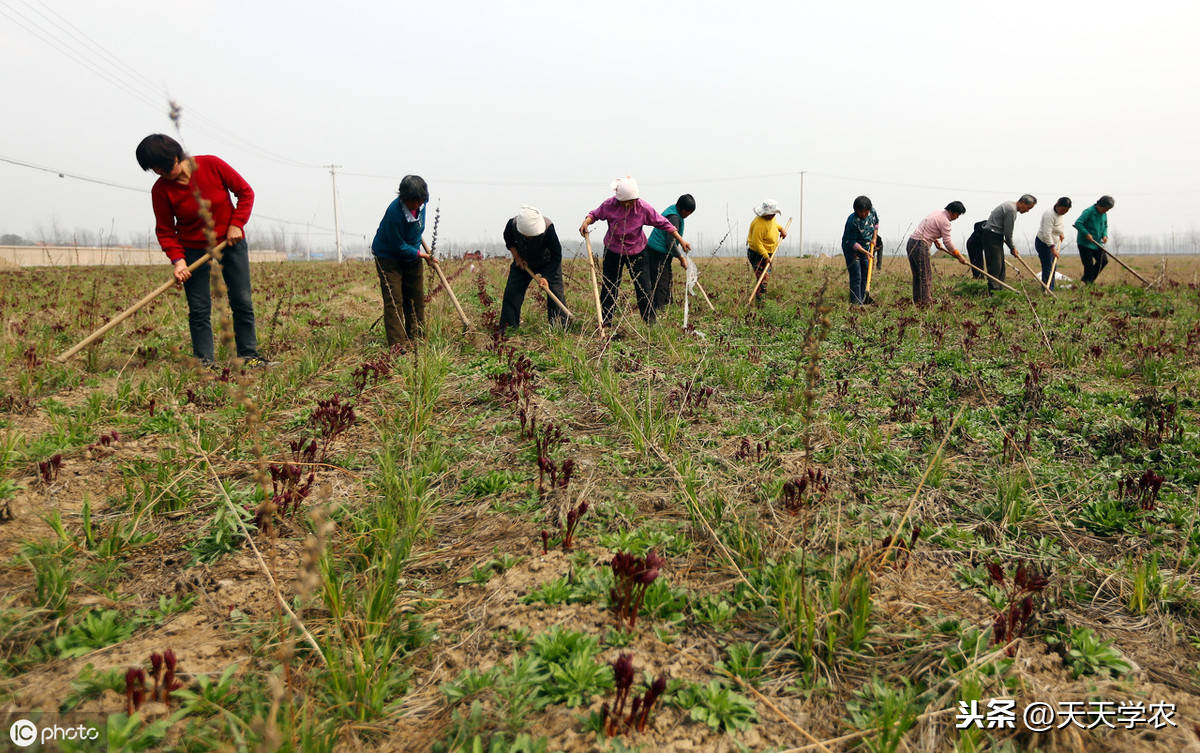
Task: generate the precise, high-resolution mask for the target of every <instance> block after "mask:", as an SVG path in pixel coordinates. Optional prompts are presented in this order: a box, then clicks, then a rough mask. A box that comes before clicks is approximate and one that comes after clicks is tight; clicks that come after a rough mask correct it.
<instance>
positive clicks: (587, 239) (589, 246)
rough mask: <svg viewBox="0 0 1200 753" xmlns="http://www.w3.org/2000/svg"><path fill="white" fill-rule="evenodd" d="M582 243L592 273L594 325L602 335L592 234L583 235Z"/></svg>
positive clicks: (601, 314) (602, 320)
mask: <svg viewBox="0 0 1200 753" xmlns="http://www.w3.org/2000/svg"><path fill="white" fill-rule="evenodd" d="M583 243H584V245H585V246H587V254H588V271H590V272H591V273H592V296H593V297H594V298H595V300H596V326H597V327H599V328H600V336H601V337H604V312H603V311H602V310H601V308H600V285H599V284H598V283H597V282H596V257H595V255H593V254H592V236H591V235H590V234H588V235H585V236H583Z"/></svg>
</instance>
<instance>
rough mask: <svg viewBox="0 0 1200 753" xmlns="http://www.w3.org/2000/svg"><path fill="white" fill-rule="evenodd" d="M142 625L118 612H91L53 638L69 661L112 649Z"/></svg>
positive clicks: (60, 651)
mask: <svg viewBox="0 0 1200 753" xmlns="http://www.w3.org/2000/svg"><path fill="white" fill-rule="evenodd" d="M139 625H140V623H139V621H138V620H136V619H131V618H130V616H129V615H122V614H121V613H120V612H118V611H117V610H115V609H103V610H98V609H92V610H89V611H88V612H86V613H85V614H84V615H83V617H82V618H80V619H79V620H77V621H76V622H74V623H73V624H72V625H71V627H70V628H68V629H67V632H66V633H64V634H63V635H60V636H58V637H57V638H55V639H54V649H55V652H56V653H57V654H58V656H59V657H61V658H63V659H70V658H72V657H76V656H83V655H84V654H89V653H91V652H92V651H95V650H96V649H98V648H104V647H105V646H111V645H112V644H114V643H119V642H121V641H123V640H125V639H126V638H128V637H129V636H131V635H133V633H134V631H136V630H137V629H138V627H139Z"/></svg>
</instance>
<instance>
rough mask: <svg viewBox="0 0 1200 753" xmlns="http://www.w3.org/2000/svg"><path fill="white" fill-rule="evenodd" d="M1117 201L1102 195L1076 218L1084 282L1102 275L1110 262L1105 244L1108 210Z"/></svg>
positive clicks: (1106, 241) (1076, 242) (1093, 280)
mask: <svg viewBox="0 0 1200 753" xmlns="http://www.w3.org/2000/svg"><path fill="white" fill-rule="evenodd" d="M1115 203H1116V202H1115V201H1113V197H1111V196H1107V195H1106V196H1101V197H1100V198H1099V199H1097V200H1096V203H1095V204H1093V205H1092V206H1090V207H1088V208H1087V209H1085V210H1083V211H1082V212H1080V213H1079V219H1077V220H1075V229H1076V230H1077V231H1078V234H1077V235H1076V236H1075V245H1076V246H1078V247H1079V258H1080V260H1082V261H1083V282H1084V284H1087V285H1091V284H1092V283H1093V282H1095V281H1096V278H1097V277H1099V276H1100V270H1102V269H1104V267H1105V265H1107V264H1108V254H1107V253H1106V252H1105V249H1104V244H1106V243H1108V210H1110V209H1112V208H1113V205H1114V204H1115Z"/></svg>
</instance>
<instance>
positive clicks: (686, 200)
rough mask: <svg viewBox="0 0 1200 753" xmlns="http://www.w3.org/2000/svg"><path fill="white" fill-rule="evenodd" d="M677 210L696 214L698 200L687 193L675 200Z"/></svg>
mask: <svg viewBox="0 0 1200 753" xmlns="http://www.w3.org/2000/svg"><path fill="white" fill-rule="evenodd" d="M675 208H676V209H678V210H679V211H681V212H694V211H696V200H695V199H694V198H692V195H691V194H690V193H685V194H684V195H683V196H680V197H679V198H678V199H676V200H675Z"/></svg>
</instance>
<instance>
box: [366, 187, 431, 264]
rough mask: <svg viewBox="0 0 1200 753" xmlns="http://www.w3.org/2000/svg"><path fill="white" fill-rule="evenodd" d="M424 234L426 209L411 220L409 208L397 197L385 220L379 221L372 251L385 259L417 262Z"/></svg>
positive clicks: (372, 243)
mask: <svg viewBox="0 0 1200 753" xmlns="http://www.w3.org/2000/svg"><path fill="white" fill-rule="evenodd" d="M424 232H425V207H424V206H422V207H421V211H420V212H418V213H417V216H416V218H411V216H410V215H409V213H408V208H407V207H405V206H404V204H403V203H402V202H401V201H400V198H399V197H396V198H395V199H393V200H392V203H391V204H388V208H387V211H386V212H384V213H383V219H382V220H380V221H379V229H378V230H376V231H375V240H373V241H371V251H372V252H373V253H374V254H375V255H376V256H380V257H383V258H385V259H398V260H400V261H416V259H417V252H418V251H420V250H421V235H422V234H423V233H424Z"/></svg>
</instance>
